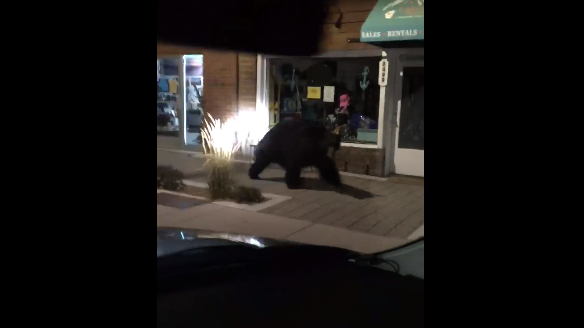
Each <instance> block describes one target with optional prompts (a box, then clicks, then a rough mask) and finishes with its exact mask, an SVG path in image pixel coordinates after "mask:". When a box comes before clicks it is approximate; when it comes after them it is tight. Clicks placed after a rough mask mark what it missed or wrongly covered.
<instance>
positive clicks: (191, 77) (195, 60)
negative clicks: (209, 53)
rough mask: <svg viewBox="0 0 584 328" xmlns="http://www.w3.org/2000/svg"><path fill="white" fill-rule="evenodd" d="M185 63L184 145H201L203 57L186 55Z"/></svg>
mask: <svg viewBox="0 0 584 328" xmlns="http://www.w3.org/2000/svg"><path fill="white" fill-rule="evenodd" d="M184 63H185V74H184V76H185V107H184V108H185V117H186V127H185V143H186V144H187V145H200V144H201V125H202V123H203V120H204V111H203V106H202V103H203V56H202V55H186V56H184Z"/></svg>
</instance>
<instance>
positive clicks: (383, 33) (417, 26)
mask: <svg viewBox="0 0 584 328" xmlns="http://www.w3.org/2000/svg"><path fill="white" fill-rule="evenodd" d="M423 33H424V0H379V1H378V2H377V4H376V5H375V7H373V10H371V12H370V13H369V16H368V17H367V19H366V20H365V23H363V25H362V26H361V38H360V41H361V42H379V41H399V40H424V34H423Z"/></svg>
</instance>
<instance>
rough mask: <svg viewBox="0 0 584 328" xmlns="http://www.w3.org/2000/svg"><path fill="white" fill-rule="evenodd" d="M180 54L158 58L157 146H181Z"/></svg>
mask: <svg viewBox="0 0 584 328" xmlns="http://www.w3.org/2000/svg"><path fill="white" fill-rule="evenodd" d="M180 60H181V59H180V56H162V57H158V58H156V66H157V81H156V84H157V88H156V105H157V106H156V107H157V120H156V132H157V146H158V148H179V147H180V145H181V138H180V137H181V124H180V123H181V121H182V119H181V116H182V115H181V109H182V106H181V103H182V99H181V92H180V89H181V85H182V83H181V82H180V81H181V76H180V70H181V66H182V65H181V64H180Z"/></svg>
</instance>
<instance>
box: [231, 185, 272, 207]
mask: <svg viewBox="0 0 584 328" xmlns="http://www.w3.org/2000/svg"><path fill="white" fill-rule="evenodd" d="M231 199H233V200H235V201H236V202H237V203H261V202H262V201H263V200H264V197H263V196H262V192H261V191H260V190H259V189H258V188H254V187H246V186H237V187H235V188H233V190H232V191H231Z"/></svg>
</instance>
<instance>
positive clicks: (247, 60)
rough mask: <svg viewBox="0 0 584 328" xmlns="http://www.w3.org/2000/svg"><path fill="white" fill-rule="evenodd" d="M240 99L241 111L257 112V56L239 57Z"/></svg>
mask: <svg viewBox="0 0 584 328" xmlns="http://www.w3.org/2000/svg"><path fill="white" fill-rule="evenodd" d="M238 64H239V70H238V72H239V76H238V88H239V89H238V98H239V108H240V110H252V111H255V106H256V95H257V93H256V86H257V67H258V65H257V56H256V54H248V53H240V54H239V57H238Z"/></svg>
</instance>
